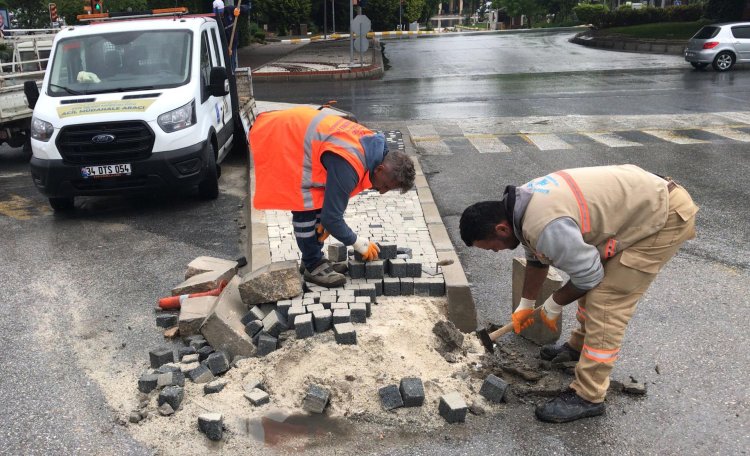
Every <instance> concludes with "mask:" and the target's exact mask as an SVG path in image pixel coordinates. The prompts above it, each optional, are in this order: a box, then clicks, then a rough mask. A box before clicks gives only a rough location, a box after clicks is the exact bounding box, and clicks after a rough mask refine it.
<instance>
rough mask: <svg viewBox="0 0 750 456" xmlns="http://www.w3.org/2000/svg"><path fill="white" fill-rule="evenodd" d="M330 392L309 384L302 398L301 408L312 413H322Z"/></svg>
mask: <svg viewBox="0 0 750 456" xmlns="http://www.w3.org/2000/svg"><path fill="white" fill-rule="evenodd" d="M330 396H331V393H330V392H329V391H328V390H327V389H325V388H323V387H322V386H318V385H310V386H309V387H308V389H307V393H305V398H304V399H303V400H302V408H303V409H305V410H307V411H308V412H312V413H323V410H325V408H326V405H328V399H329V398H330Z"/></svg>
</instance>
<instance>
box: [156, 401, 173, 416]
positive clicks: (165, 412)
mask: <svg viewBox="0 0 750 456" xmlns="http://www.w3.org/2000/svg"><path fill="white" fill-rule="evenodd" d="M157 410H158V411H159V414H160V415H162V416H169V415H173V414H174V409H173V408H172V406H171V405H169V404H167V403H166V402H165V403H164V404H161V405H160V406H159V408H157Z"/></svg>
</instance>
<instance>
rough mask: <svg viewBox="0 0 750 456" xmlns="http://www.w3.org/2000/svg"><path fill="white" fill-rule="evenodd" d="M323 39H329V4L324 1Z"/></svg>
mask: <svg viewBox="0 0 750 456" xmlns="http://www.w3.org/2000/svg"><path fill="white" fill-rule="evenodd" d="M323 39H324V40H327V39H328V2H327V1H326V0H323Z"/></svg>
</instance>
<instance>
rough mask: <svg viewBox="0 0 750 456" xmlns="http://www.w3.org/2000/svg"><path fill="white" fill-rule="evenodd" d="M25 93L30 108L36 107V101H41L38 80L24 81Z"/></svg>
mask: <svg viewBox="0 0 750 456" xmlns="http://www.w3.org/2000/svg"><path fill="white" fill-rule="evenodd" d="M23 93H24V95H26V100H27V101H28V103H29V108H31V109H34V106H36V102H37V101H39V87H37V86H36V81H26V82H24V83H23Z"/></svg>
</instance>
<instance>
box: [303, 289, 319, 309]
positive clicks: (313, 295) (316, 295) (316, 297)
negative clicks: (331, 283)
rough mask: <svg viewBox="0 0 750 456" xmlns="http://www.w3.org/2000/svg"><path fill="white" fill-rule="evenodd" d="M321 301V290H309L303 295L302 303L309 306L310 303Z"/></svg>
mask: <svg viewBox="0 0 750 456" xmlns="http://www.w3.org/2000/svg"><path fill="white" fill-rule="evenodd" d="M308 299H312V302H310V301H308ZM318 302H320V292H319V291H309V292H307V293H305V294H303V295H302V304H304V305H306V306H309V305H310V304H317V303H318Z"/></svg>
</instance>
